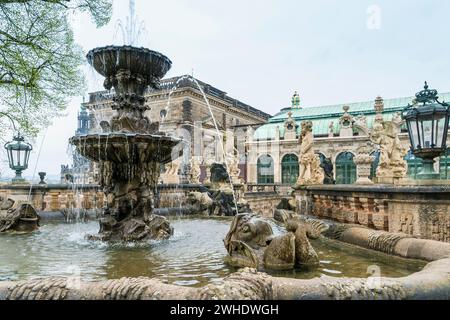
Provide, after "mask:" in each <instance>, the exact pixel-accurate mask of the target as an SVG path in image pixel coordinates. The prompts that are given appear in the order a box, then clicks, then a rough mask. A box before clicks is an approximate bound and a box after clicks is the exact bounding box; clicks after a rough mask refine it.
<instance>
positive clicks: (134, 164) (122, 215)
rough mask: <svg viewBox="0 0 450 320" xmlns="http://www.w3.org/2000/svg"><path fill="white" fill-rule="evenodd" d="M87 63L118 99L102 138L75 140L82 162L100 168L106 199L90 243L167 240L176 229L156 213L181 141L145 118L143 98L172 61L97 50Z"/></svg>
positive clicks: (146, 53)
mask: <svg viewBox="0 0 450 320" xmlns="http://www.w3.org/2000/svg"><path fill="white" fill-rule="evenodd" d="M87 58H88V62H89V63H90V64H91V65H92V66H93V67H94V68H95V70H96V71H97V72H98V73H100V74H101V75H103V76H105V78H106V79H105V82H104V86H105V88H106V89H108V90H109V89H111V88H113V87H114V89H115V93H116V96H115V97H114V105H113V106H112V109H113V110H116V114H115V115H114V116H113V117H112V119H111V121H110V122H104V123H103V125H102V130H103V132H102V133H97V134H87V135H81V136H76V137H73V138H72V139H71V143H72V144H74V145H75V146H76V148H77V151H78V152H79V153H80V154H81V155H82V156H84V157H86V158H88V159H89V160H91V161H95V162H98V163H99V167H100V185H101V186H102V187H103V189H104V192H105V194H106V195H107V207H106V208H105V209H104V212H103V217H102V218H101V220H100V233H99V234H98V235H94V236H90V238H91V239H98V240H124V241H138V240H147V239H165V238H168V237H170V236H171V235H172V233H173V229H172V227H171V226H170V224H169V222H168V221H167V220H166V219H165V218H164V217H161V216H156V215H154V214H153V208H154V201H155V192H156V185H157V182H158V178H159V174H160V166H161V164H166V163H169V162H172V161H173V160H175V159H176V158H178V156H179V153H178V152H172V150H173V149H174V147H175V146H176V145H177V144H178V143H180V139H175V138H172V137H168V136H166V135H164V134H162V133H160V132H159V123H158V122H151V121H150V120H149V119H148V118H147V117H146V116H145V114H144V112H145V111H146V110H147V109H148V108H147V107H146V106H145V105H144V102H145V99H144V92H145V89H146V88H147V87H148V86H152V87H157V85H158V82H159V79H160V78H162V77H163V76H164V75H165V74H166V72H167V71H168V70H169V69H170V66H171V61H170V60H169V59H168V58H167V57H165V56H163V55H162V54H160V53H158V52H155V51H151V50H148V49H144V48H134V47H129V46H123V47H115V46H109V47H104V48H96V49H94V50H92V51H90V52H89V53H88V55H87Z"/></svg>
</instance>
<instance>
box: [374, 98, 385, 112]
mask: <svg viewBox="0 0 450 320" xmlns="http://www.w3.org/2000/svg"><path fill="white" fill-rule="evenodd" d="M374 109H375V111H376V113H377V114H380V113H383V111H384V101H383V98H382V97H381V96H377V97H376V98H375V105H374Z"/></svg>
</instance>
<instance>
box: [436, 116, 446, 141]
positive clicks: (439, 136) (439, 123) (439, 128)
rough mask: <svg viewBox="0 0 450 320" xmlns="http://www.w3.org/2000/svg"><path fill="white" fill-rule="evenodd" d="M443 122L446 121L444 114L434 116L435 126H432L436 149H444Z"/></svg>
mask: <svg viewBox="0 0 450 320" xmlns="http://www.w3.org/2000/svg"><path fill="white" fill-rule="evenodd" d="M445 121H446V116H445V114H437V115H436V120H435V124H434V126H435V127H434V130H435V132H436V133H435V135H436V141H435V144H436V146H437V147H438V148H444V149H445V148H446V146H445V142H446V139H445V137H444V133H445V132H444V128H445Z"/></svg>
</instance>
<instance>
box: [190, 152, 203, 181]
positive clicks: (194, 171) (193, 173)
mask: <svg viewBox="0 0 450 320" xmlns="http://www.w3.org/2000/svg"><path fill="white" fill-rule="evenodd" d="M190 162H191V167H190V170H189V178H190V181H189V182H190V183H192V184H199V183H200V173H201V172H200V163H199V162H198V160H197V158H196V157H192V158H191V161H190Z"/></svg>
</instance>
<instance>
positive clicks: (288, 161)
mask: <svg viewBox="0 0 450 320" xmlns="http://www.w3.org/2000/svg"><path fill="white" fill-rule="evenodd" d="M298 170H299V165H298V157H297V156H296V155H295V154H287V155H285V156H284V157H283V160H282V161H281V181H282V183H284V184H295V183H297V179H298Z"/></svg>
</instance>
